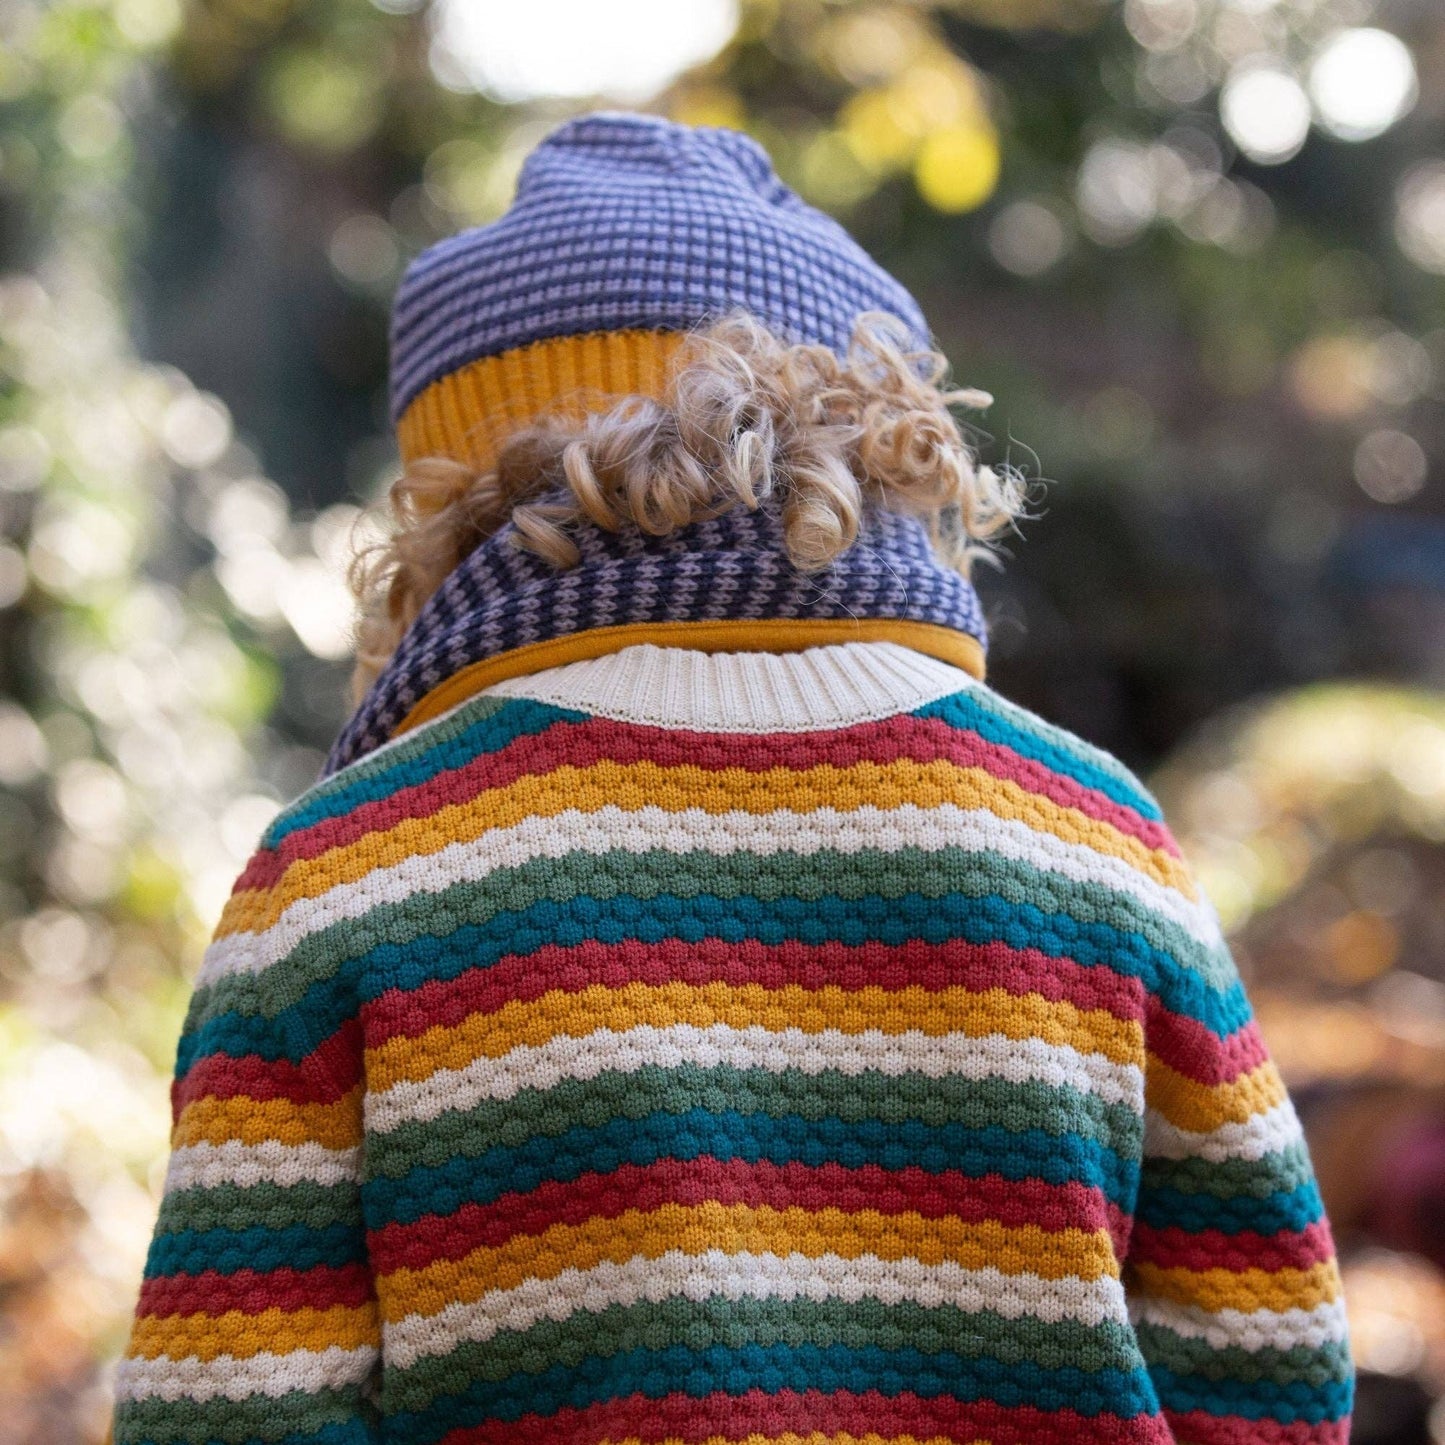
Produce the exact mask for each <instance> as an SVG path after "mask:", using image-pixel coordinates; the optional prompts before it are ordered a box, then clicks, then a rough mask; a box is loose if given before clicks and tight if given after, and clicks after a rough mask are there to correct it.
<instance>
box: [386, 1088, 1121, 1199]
mask: <svg viewBox="0 0 1445 1445" xmlns="http://www.w3.org/2000/svg"><path fill="white" fill-rule="evenodd" d="M694 1108H701V1109H707V1110H710V1111H712V1112H715V1113H719V1114H725V1113H740V1114H767V1115H771V1116H773V1117H775V1118H777V1117H783V1116H788V1115H793V1116H798V1117H801V1118H803V1119H807V1120H810V1121H811V1120H817V1119H825V1118H832V1119H843V1120H845V1121H847V1122H850V1123H851V1122H856V1121H857V1120H860V1119H882V1120H883V1121H885V1122H886V1123H899V1122H901V1121H903V1120H905V1119H917V1120H921V1121H923V1122H924V1123H926V1124H930V1125H941V1124H949V1123H954V1122H959V1123H963V1124H965V1125H966V1126H968V1127H969V1128H973V1129H984V1128H988V1127H989V1126H996V1127H1000V1128H1004V1129H1020V1128H1022V1129H1043V1130H1046V1131H1048V1132H1049V1133H1052V1134H1059V1135H1062V1134H1075V1135H1079V1136H1080V1137H1082V1138H1085V1139H1090V1140H1095V1141H1097V1142H1099V1143H1102V1144H1104V1145H1106V1146H1108V1147H1109V1148H1111V1149H1114V1150H1116V1151H1117V1152H1118V1153H1120V1154H1121V1155H1123V1156H1124V1157H1126V1158H1138V1156H1139V1150H1140V1148H1141V1145H1142V1140H1143V1132H1144V1124H1143V1119H1142V1118H1141V1117H1140V1116H1139V1115H1138V1114H1137V1113H1135V1111H1134V1110H1133V1109H1131V1108H1130V1107H1129V1106H1128V1105H1126V1104H1109V1103H1106V1102H1105V1101H1104V1100H1102V1099H1100V1098H1099V1097H1098V1096H1097V1095H1094V1094H1085V1093H1082V1092H1080V1091H1079V1090H1077V1089H1072V1088H1065V1087H1056V1086H1053V1085H1049V1084H1042V1083H1038V1082H1027V1083H1021V1084H1016V1083H1012V1082H1011V1081H1009V1080H1007V1079H998V1078H991V1079H967V1078H962V1077H960V1076H959V1075H957V1074H954V1075H950V1076H947V1077H945V1078H942V1079H931V1078H928V1077H927V1076H925V1075H923V1074H905V1075H903V1076H902V1077H890V1076H888V1075H884V1074H879V1073H876V1072H874V1071H871V1070H870V1071H869V1072H867V1073H863V1074H858V1075H852V1076H849V1075H846V1074H843V1073H841V1072H839V1071H838V1070H836V1069H828V1070H825V1071H823V1072H821V1073H818V1074H805V1073H802V1072H801V1071H799V1070H797V1069H787V1070H784V1071H783V1072H782V1073H780V1074H770V1073H767V1072H764V1071H763V1070H761V1069H738V1068H735V1067H733V1066H732V1065H730V1064H729V1065H718V1066H716V1067H713V1068H702V1067H700V1066H699V1065H697V1064H683V1065H680V1066H678V1067H676V1068H666V1067H663V1066H661V1065H653V1064H649V1065H647V1066H646V1067H644V1068H641V1069H639V1070H637V1071H636V1072H635V1073H621V1072H618V1071H615V1070H608V1071H606V1072H604V1073H601V1074H599V1075H598V1076H597V1077H596V1078H592V1079H567V1080H565V1081H564V1082H562V1083H560V1084H557V1085H556V1086H555V1087H553V1088H550V1089H523V1090H521V1091H520V1092H519V1093H518V1094H516V1095H515V1096H513V1097H512V1098H509V1099H486V1100H483V1101H482V1102H481V1103H479V1104H477V1105H476V1106H475V1107H473V1108H471V1109H468V1110H466V1111H464V1112H457V1113H450V1114H444V1115H443V1116H442V1117H441V1118H440V1119H430V1120H424V1121H418V1122H413V1123H407V1124H403V1125H401V1126H400V1127H399V1128H397V1129H394V1130H390V1131H388V1132H386V1133H380V1132H375V1133H371V1134H369V1135H368V1136H367V1144H366V1169H367V1176H368V1178H374V1177H377V1176H379V1175H385V1176H391V1177H399V1176H401V1175H402V1174H405V1173H406V1172H407V1171H408V1170H411V1169H414V1168H417V1167H419V1166H423V1165H426V1166H432V1167H435V1166H437V1165H441V1164H444V1163H446V1162H447V1161H448V1160H449V1159H454V1158H457V1157H463V1158H468V1159H472V1158H477V1157H478V1156H480V1155H481V1154H484V1153H485V1152H486V1151H487V1150H489V1149H494V1148H497V1147H499V1146H511V1147H516V1146H518V1145H522V1144H525V1143H526V1142H527V1141H528V1140H529V1139H532V1138H535V1137H536V1136H538V1135H561V1134H565V1133H566V1132H567V1131H568V1130H569V1129H574V1128H578V1127H583V1128H596V1127H598V1126H599V1125H603V1124H606V1123H607V1122H608V1121H609V1120H611V1119H617V1118H625V1119H641V1118H645V1117H647V1116H648V1115H650V1114H655V1113H672V1114H681V1113H685V1112H686V1111H687V1110H689V1109H694Z"/></svg>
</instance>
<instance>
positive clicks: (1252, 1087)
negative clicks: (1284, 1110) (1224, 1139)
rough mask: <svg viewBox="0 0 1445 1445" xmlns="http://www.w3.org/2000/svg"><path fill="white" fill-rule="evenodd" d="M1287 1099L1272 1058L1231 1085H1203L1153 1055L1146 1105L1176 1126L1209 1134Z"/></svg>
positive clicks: (1147, 1071) (1248, 1118) (1146, 1078)
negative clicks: (1224, 1125)
mask: <svg viewBox="0 0 1445 1445" xmlns="http://www.w3.org/2000/svg"><path fill="white" fill-rule="evenodd" d="M1284 1100H1285V1087H1284V1080H1283V1079H1281V1078H1280V1076H1279V1070H1278V1069H1276V1068H1275V1066H1274V1063H1273V1062H1272V1061H1271V1060H1269V1059H1266V1060H1265V1061H1264V1062H1263V1063H1262V1064H1260V1065H1259V1066H1258V1067H1257V1068H1254V1069H1251V1070H1250V1071H1249V1073H1247V1074H1241V1075H1240V1076H1239V1077H1238V1078H1237V1079H1231V1080H1230V1081H1229V1082H1228V1083H1227V1084H1201V1083H1199V1082H1198V1080H1196V1079H1191V1078H1189V1077H1187V1076H1186V1075H1184V1074H1180V1073H1176V1072H1175V1071H1174V1070H1173V1069H1171V1068H1170V1067H1169V1065H1168V1064H1166V1063H1164V1062H1163V1060H1162V1059H1159V1058H1157V1057H1156V1056H1155V1055H1153V1054H1150V1055H1149V1060H1148V1065H1147V1069H1146V1072H1145V1076H1144V1104H1145V1106H1146V1107H1147V1108H1150V1109H1154V1110H1156V1111H1157V1112H1158V1113H1160V1114H1162V1115H1163V1116H1164V1117H1165V1118H1166V1119H1167V1120H1168V1121H1169V1122H1170V1123H1171V1124H1173V1125H1174V1127H1175V1128H1176V1129H1187V1130H1188V1131H1189V1132H1190V1133H1191V1134H1207V1133H1209V1132H1210V1131H1211V1130H1213V1129H1218V1128H1219V1127H1220V1126H1221V1125H1222V1124H1245V1123H1248V1122H1249V1120H1251V1119H1253V1118H1255V1117H1256V1116H1257V1115H1260V1114H1263V1113H1266V1112H1267V1111H1268V1110H1270V1109H1273V1108H1276V1107H1278V1106H1279V1105H1280V1104H1282V1103H1284Z"/></svg>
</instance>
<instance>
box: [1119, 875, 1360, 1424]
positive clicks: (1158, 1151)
mask: <svg viewBox="0 0 1445 1445" xmlns="http://www.w3.org/2000/svg"><path fill="white" fill-rule="evenodd" d="M1186 886H1187V887H1193V884H1192V880H1186ZM1194 891H1195V893H1196V898H1195V900H1194V901H1195V903H1196V905H1197V913H1196V918H1197V919H1198V921H1199V928H1198V932H1199V934H1200V935H1202V938H1201V942H1202V943H1203V944H1204V946H1203V947H1202V948H1201V949H1200V950H1199V952H1198V953H1197V954H1196V955H1195V956H1194V957H1193V958H1192V959H1190V960H1187V961H1183V960H1181V961H1177V962H1171V963H1170V964H1167V965H1165V968H1164V972H1163V974H1162V976H1161V977H1160V978H1159V979H1158V980H1157V986H1156V987H1155V988H1154V989H1152V990H1151V994H1150V998H1149V1005H1148V1010H1149V1011H1148V1016H1147V1019H1146V1025H1145V1033H1146V1045H1147V1049H1148V1064H1147V1069H1146V1076H1145V1135H1144V1159H1143V1167H1142V1173H1141V1180H1140V1190H1139V1197H1138V1204H1137V1208H1136V1213H1135V1221H1134V1227H1133V1231H1132V1236H1131V1239H1130V1245H1129V1252H1128V1257H1127V1260H1126V1262H1125V1274H1124V1278H1125V1285H1126V1288H1127V1290H1128V1292H1129V1296H1130V1310H1131V1315H1132V1317H1133V1319H1134V1323H1135V1328H1136V1332H1137V1335H1138V1338H1139V1342H1140V1345H1141V1348H1142V1350H1143V1353H1144V1356H1145V1359H1146V1361H1147V1363H1148V1367H1149V1372H1150V1375H1151V1376H1152V1378H1153V1381H1154V1386H1155V1389H1156V1390H1157V1392H1158V1394H1159V1399H1160V1402H1161V1404H1162V1406H1163V1409H1164V1412H1165V1416H1166V1418H1167V1419H1168V1421H1169V1424H1170V1426H1171V1428H1172V1429H1173V1431H1174V1433H1175V1436H1176V1438H1178V1439H1179V1440H1181V1441H1185V1442H1192V1445H1344V1442H1345V1441H1346V1439H1347V1438H1348V1434H1349V1412H1350V1405H1351V1396H1352V1390H1353V1371H1352V1367H1351V1364H1350V1356H1349V1346H1348V1341H1347V1339H1346V1333H1345V1315H1344V1303H1343V1299H1342V1297H1341V1291H1340V1274H1339V1268H1338V1265H1337V1263H1336V1260H1335V1252H1334V1245H1333V1242H1332V1240H1331V1237H1330V1227H1329V1223H1328V1221H1327V1220H1326V1219H1325V1215H1324V1209H1323V1206H1322V1204H1321V1202H1320V1195H1319V1190H1318V1188H1317V1187H1316V1184H1315V1178H1314V1171H1313V1167H1312V1166H1311V1163H1310V1157H1309V1152H1308V1150H1307V1148H1306V1146H1305V1141H1304V1137H1303V1135H1302V1133H1301V1132H1300V1125H1299V1120H1298V1118H1297V1117H1296V1115H1295V1112H1294V1108H1293V1106H1292V1105H1291V1103H1290V1100H1289V1096H1288V1094H1287V1093H1286V1091H1285V1087H1284V1082H1283V1080H1282V1079H1281V1078H1280V1075H1279V1072H1278V1070H1277V1069H1276V1068H1275V1065H1274V1063H1273V1062H1272V1061H1271V1060H1270V1058H1269V1054H1268V1051H1267V1050H1266V1048H1265V1045H1264V1041H1263V1039H1262V1038H1261V1036H1260V1032H1259V1026H1258V1024H1257V1023H1256V1022H1255V1019H1254V1016H1253V1013H1252V1010H1251V1008H1250V1005H1249V1002H1248V1000H1247V998H1246V996H1245V993H1244V990H1243V987H1242V985H1241V983H1240V979H1239V975H1238V972H1237V970H1236V968H1235V964H1234V961H1233V959H1232V958H1231V956H1230V954H1229V951H1228V949H1227V947H1226V945H1225V944H1224V942H1223V940H1222V939H1221V938H1220V936H1219V931H1218V925H1217V922H1216V920H1215V917H1214V914H1213V910H1212V909H1211V908H1210V907H1209V905H1208V903H1207V902H1206V901H1205V900H1204V899H1203V898H1202V897H1199V896H1198V894H1197V889H1195V890H1194Z"/></svg>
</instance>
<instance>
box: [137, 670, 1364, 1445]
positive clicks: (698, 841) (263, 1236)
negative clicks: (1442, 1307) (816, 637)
mask: <svg viewBox="0 0 1445 1445" xmlns="http://www.w3.org/2000/svg"><path fill="white" fill-rule="evenodd" d="M173 1103H174V1137H173V1154H172V1158H171V1163H170V1168H169V1173H168V1176H167V1181H166V1189H165V1196H164V1202H163V1204H162V1208H161V1215H160V1220H159V1224H158V1226H157V1231H156V1235H155V1239H154V1242H153V1244H152V1247H151V1251H150V1255H149V1259H148V1262H147V1266H146V1277H145V1282H144V1285H143V1288H142V1293H141V1299H140V1304H139V1309H138V1314H137V1319H136V1323H135V1327H134V1333H133V1337H132V1340H131V1343H130V1347H129V1350H128V1353H127V1356H126V1358H125V1360H124V1361H123V1362H122V1364H121V1367H120V1372H119V1379H118V1406H117V1412H116V1417H115V1438H116V1441H117V1445H170V1442H175V1445H219V1442H226V1445H259V1442H264V1445H361V1442H384V1441H395V1442H406V1445H513V1442H543V1441H545V1442H548V1445H554V1442H555V1445H584V1442H585V1445H602V1442H609V1445H632V1442H639V1445H640V1442H648V1445H664V1442H665V1445H733V1442H747V1445H783V1442H787V1445H865V1442H866V1445H948V1442H959V1445H962V1442H969V1445H977V1442H990V1445H1134V1442H1139V1445H1144V1442H1149V1445H1163V1442H1168V1441H1171V1440H1176V1439H1177V1440H1180V1441H1185V1442H1194V1445H1344V1442H1345V1441H1346V1439H1347V1435H1348V1414H1349V1409H1350V1400H1351V1388H1352V1375H1351V1367H1350V1363H1349V1354H1348V1347H1347V1343H1346V1339H1345V1327H1344V1316H1343V1309H1342V1303H1341V1299H1340V1283H1339V1275H1338V1270H1337V1267H1336V1263H1335V1258H1334V1252H1333V1247H1332V1244H1331V1239H1330V1232H1329V1227H1328V1224H1327V1223H1326V1221H1325V1218H1324V1216H1323V1213H1322V1209H1321V1204H1320V1198H1319V1195H1318V1192H1317V1190H1316V1186H1315V1182H1314V1178H1313V1174H1312V1171H1311V1166H1310V1161H1309V1157H1308V1154H1307V1152H1306V1149H1305V1145H1304V1142H1303V1139H1302V1137H1301V1134H1300V1130H1299V1125H1298V1122H1297V1120H1296V1117H1295V1114H1294V1112H1293V1110H1292V1108H1291V1106H1290V1102H1289V1100H1288V1098H1287V1097H1286V1094H1285V1090H1284V1087H1283V1085H1282V1083H1281V1081H1280V1078H1279V1075H1278V1074H1277V1072H1276V1070H1275V1068H1274V1066H1273V1064H1272V1063H1271V1062H1270V1060H1269V1058H1268V1055H1267V1053H1266V1050H1265V1047H1264V1044H1263V1042H1262V1040H1261V1038H1260V1034H1259V1032H1258V1029H1257V1026H1256V1024H1255V1023H1254V1021H1253V1019H1252V1016H1251V1012H1250V1008H1249V1004H1248V1002H1247V1000H1246V997H1245V994H1244V992H1243V989H1242V987H1241V984H1240V981H1239V978H1238V976H1237V973H1236V971H1235V968H1234V965H1233V963H1232V962H1231V959H1230V956H1229V953H1228V951H1227V949H1226V947H1225V945H1224V943H1223V942H1222V940H1221V937H1220V933H1219V929H1218V925H1217V922H1216V919H1215V917H1214V914H1213V912H1212V910H1211V909H1210V907H1209V905H1208V904H1207V902H1206V901H1205V900H1204V899H1203V898H1202V897H1201V896H1200V893H1199V890H1198V888H1197V886H1196V884H1195V882H1194V880H1193V879H1192V877H1191V875H1190V873H1189V870H1188V868H1187V867H1186V865H1185V864H1184V863H1183V862H1182V861H1181V858H1180V855H1179V851H1178V849H1177V847H1176V845H1175V843H1174V841H1173V840H1172V838H1171V837H1170V834H1169V832H1168V830H1167V828H1166V826H1165V824H1164V822H1163V821H1162V819H1161V816H1160V812H1159V809H1158V807H1157V806H1156V804H1155V803H1154V801H1153V800H1152V799H1151V798H1150V797H1149V795H1148V794H1147V793H1146V792H1145V791H1144V790H1143V788H1142V787H1141V786H1140V784H1139V783H1138V782H1137V781H1135V780H1134V778H1133V777H1131V775H1130V774H1129V773H1128V772H1126V771H1125V770H1124V769H1123V768H1122V767H1121V766H1120V765H1119V764H1117V763H1116V762H1114V761H1113V760H1111V759H1110V758H1108V757H1107V756H1105V755H1103V754H1101V753H1099V752H1098V751H1096V750H1095V749H1093V748H1091V747H1089V746H1087V745H1086V744H1084V743H1082V742H1080V741H1079V740H1077V739H1075V738H1073V737H1071V736H1069V735H1067V734H1065V733H1063V732H1060V731H1058V730H1056V729H1054V728H1052V727H1050V726H1048V725H1046V724H1044V723H1043V722H1041V721H1039V720H1038V719H1037V718H1035V717H1033V716H1032V715H1030V714H1028V713H1026V712H1024V711H1022V710H1020V709H1019V708H1017V707H1015V706H1012V705H1011V704H1009V703H1007V702H1005V701H1003V700H1002V699H1001V698H1000V697H999V696H998V695H997V694H996V693H994V692H993V691H992V690H991V689H990V688H988V687H987V686H986V685H984V684H983V683H981V682H979V681H977V680H975V679H973V678H971V677H969V676H968V675H967V674H965V673H963V672H961V671H958V670H956V669H953V668H950V667H947V666H945V665H944V664H942V663H939V662H936V661H934V660H933V659H929V658H923V657H921V656H920V655H919V654H909V653H908V652H907V651H906V649H903V648H898V647H889V646H888V645H886V644H852V645H848V646H838V647H827V648H820V649H815V650H812V651H807V652H800V653H795V654H791V655H785V656H768V655H765V654H757V655H739V656H727V657H714V658H708V657H704V656H702V655H700V654H697V653H686V652H681V651H676V650H665V649H658V648H637V649H627V650H625V651H622V652H619V653H616V654H614V655H612V656H610V657H607V658H602V659H596V660H592V661H588V662H579V663H575V664H573V665H572V666H570V667H568V668H563V669H558V670H555V671H554V672H551V673H541V674H538V675H536V676H535V677H533V678H530V679H527V680H525V681H524V680H517V681H513V682H510V683H508V684H506V685H504V686H502V687H500V688H498V689H495V690H493V691H489V692H484V693H482V694H481V695H479V696H476V697H473V698H472V699H470V700H469V701H467V702H466V703H464V704H462V705H461V706H460V707H458V708H457V709H456V710H454V711H453V712H451V713H449V714H448V715H446V716H445V717H443V718H441V719H439V720H437V721H435V722H432V723H429V724H427V725H425V726H423V727H421V728H419V729H417V730H416V731H414V732H411V733H409V734H407V735H406V736H404V737H401V738H399V739H398V740H396V741H395V742H393V743H390V744H389V745H386V746H384V747H382V748H380V749H379V750H377V751H374V752H372V753H371V754H370V755H369V756H367V757H364V758H362V759H361V760H360V761H358V762H356V763H354V764H353V765H351V766H349V767H346V768H344V769H342V770H341V771H340V772H338V773H336V774H335V775H333V776H331V777H330V778H328V779H326V780H325V781H323V782H322V783H320V784H318V785H317V786H316V787H315V788H314V789H313V790H312V791H311V792H309V793H308V794H306V795H305V796H304V797H302V798H301V799H300V801H298V802H297V803H296V804H294V805H293V806H292V807H290V808H289V809H287V810H286V811H285V812H283V813H282V814H281V815H280V816H279V817H278V818H277V820H276V821H275V822H274V823H273V824H272V826H271V827H270V828H269V830H268V831H267V833H266V836H265V837H264V838H263V840H262V842H261V845H260V847H259V850H258V852H257V853H256V855H255V857H254V859H253V860H252V861H251V863H250V864H249V865H248V867H247V868H246V870H245V872H244V874H243V875H242V877H241V878H240V880H239V882H238V883H237V885H236V889H235V892H234V894H233V895H232V897H231V900H230V902H229V903H228V905H227V907H226V909H225V912H224V915H223V917H222V920H221V923H220V926H219V929H218V932H217V936H216V939H215V941H214V943H213V944H212V946H211V948H210V950H209V951H208V953H207V956H206V959H205V962H204V964H203V967H202V971H201V974H200V977H199V979H198V982H197V986H196V992H195V996H194V1000H193V1002H192V1005H191V1008H190V1011H189V1015H188V1017H187V1020H186V1024H185V1027H184V1032H183V1035H182V1039H181V1043H180V1047H179V1053H178V1060H177V1069H176V1078H175V1084H174V1090H173Z"/></svg>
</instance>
